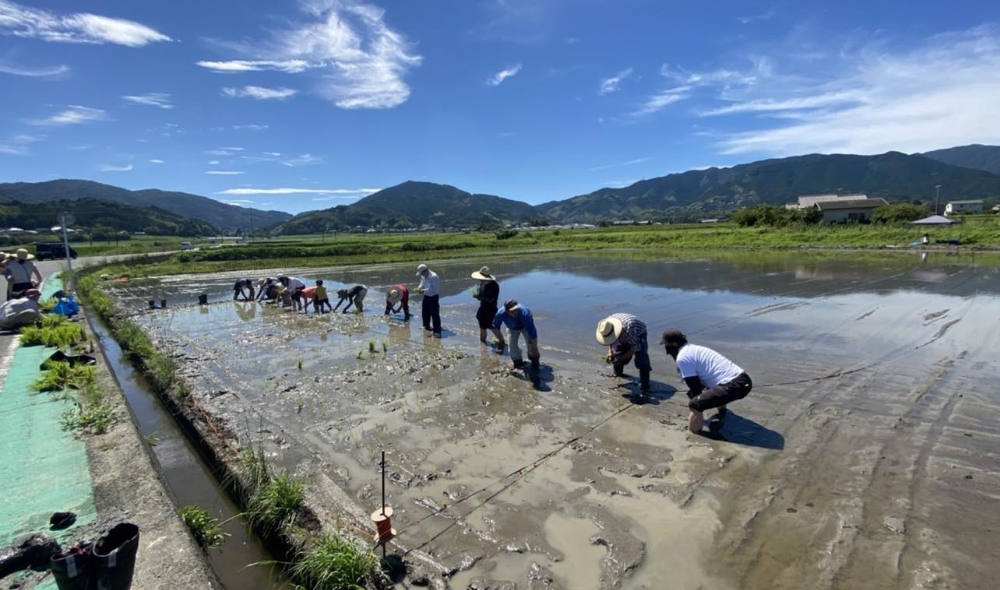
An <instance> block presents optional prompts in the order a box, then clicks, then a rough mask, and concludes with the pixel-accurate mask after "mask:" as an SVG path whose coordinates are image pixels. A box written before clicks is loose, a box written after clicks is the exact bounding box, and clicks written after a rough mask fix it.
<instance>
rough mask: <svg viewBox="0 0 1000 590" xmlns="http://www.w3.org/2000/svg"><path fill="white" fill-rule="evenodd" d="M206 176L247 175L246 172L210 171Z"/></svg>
mask: <svg viewBox="0 0 1000 590" xmlns="http://www.w3.org/2000/svg"><path fill="white" fill-rule="evenodd" d="M205 174H212V175H215V176H238V175H240V174H246V172H241V171H239V170H209V171H208V172H205Z"/></svg>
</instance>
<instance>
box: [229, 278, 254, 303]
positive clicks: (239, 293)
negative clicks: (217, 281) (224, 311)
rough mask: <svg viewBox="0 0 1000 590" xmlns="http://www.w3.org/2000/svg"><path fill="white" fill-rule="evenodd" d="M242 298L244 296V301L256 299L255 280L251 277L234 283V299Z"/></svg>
mask: <svg viewBox="0 0 1000 590" xmlns="http://www.w3.org/2000/svg"><path fill="white" fill-rule="evenodd" d="M247 293H249V296H248V295H247ZM240 298H243V301H253V300H254V292H253V281H251V280H250V279H240V280H238V281H236V283H235V284H234V285H233V301H236V300H238V299H240Z"/></svg>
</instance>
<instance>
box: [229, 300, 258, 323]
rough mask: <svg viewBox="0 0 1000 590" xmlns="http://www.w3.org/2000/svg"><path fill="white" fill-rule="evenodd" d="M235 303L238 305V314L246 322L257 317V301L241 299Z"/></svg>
mask: <svg viewBox="0 0 1000 590" xmlns="http://www.w3.org/2000/svg"><path fill="white" fill-rule="evenodd" d="M233 305H234V306H235V307H236V315H237V316H239V318H240V319H241V320H243V321H244V322H252V321H253V320H254V319H255V318H256V317H257V303H250V302H245V301H240V302H236V303H234V304H233Z"/></svg>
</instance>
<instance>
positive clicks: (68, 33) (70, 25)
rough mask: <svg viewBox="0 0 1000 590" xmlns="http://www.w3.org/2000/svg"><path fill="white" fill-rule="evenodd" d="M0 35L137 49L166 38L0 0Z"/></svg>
mask: <svg viewBox="0 0 1000 590" xmlns="http://www.w3.org/2000/svg"><path fill="white" fill-rule="evenodd" d="M0 34H5V35H13V36H15V37H25V38H32V39H41V40H42V41H51V42H56V43H95V44H104V43H113V44H116V45H125V46H128V47H141V46H143V45H147V44H149V43H155V42H159V41H170V40H171V39H170V37H168V36H166V35H164V34H163V33H160V32H158V31H156V30H154V29H152V28H150V27H147V26H146V25H143V24H140V23H137V22H135V21H130V20H124V19H118V18H109V17H106V16H98V15H96V14H90V13H86V12H78V13H73V14H67V15H57V14H55V13H52V12H49V11H47V10H42V9H38V8H31V7H28V6H21V5H19V4H15V3H13V2H9V1H8V0H0Z"/></svg>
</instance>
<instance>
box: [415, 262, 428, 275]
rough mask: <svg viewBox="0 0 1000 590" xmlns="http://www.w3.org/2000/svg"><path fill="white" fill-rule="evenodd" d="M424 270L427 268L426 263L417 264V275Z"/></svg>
mask: <svg viewBox="0 0 1000 590" xmlns="http://www.w3.org/2000/svg"><path fill="white" fill-rule="evenodd" d="M425 270H427V265H426V264H421V265H420V266H418V267H417V276H418V277H419V276H420V273H422V272H424V271H425Z"/></svg>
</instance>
